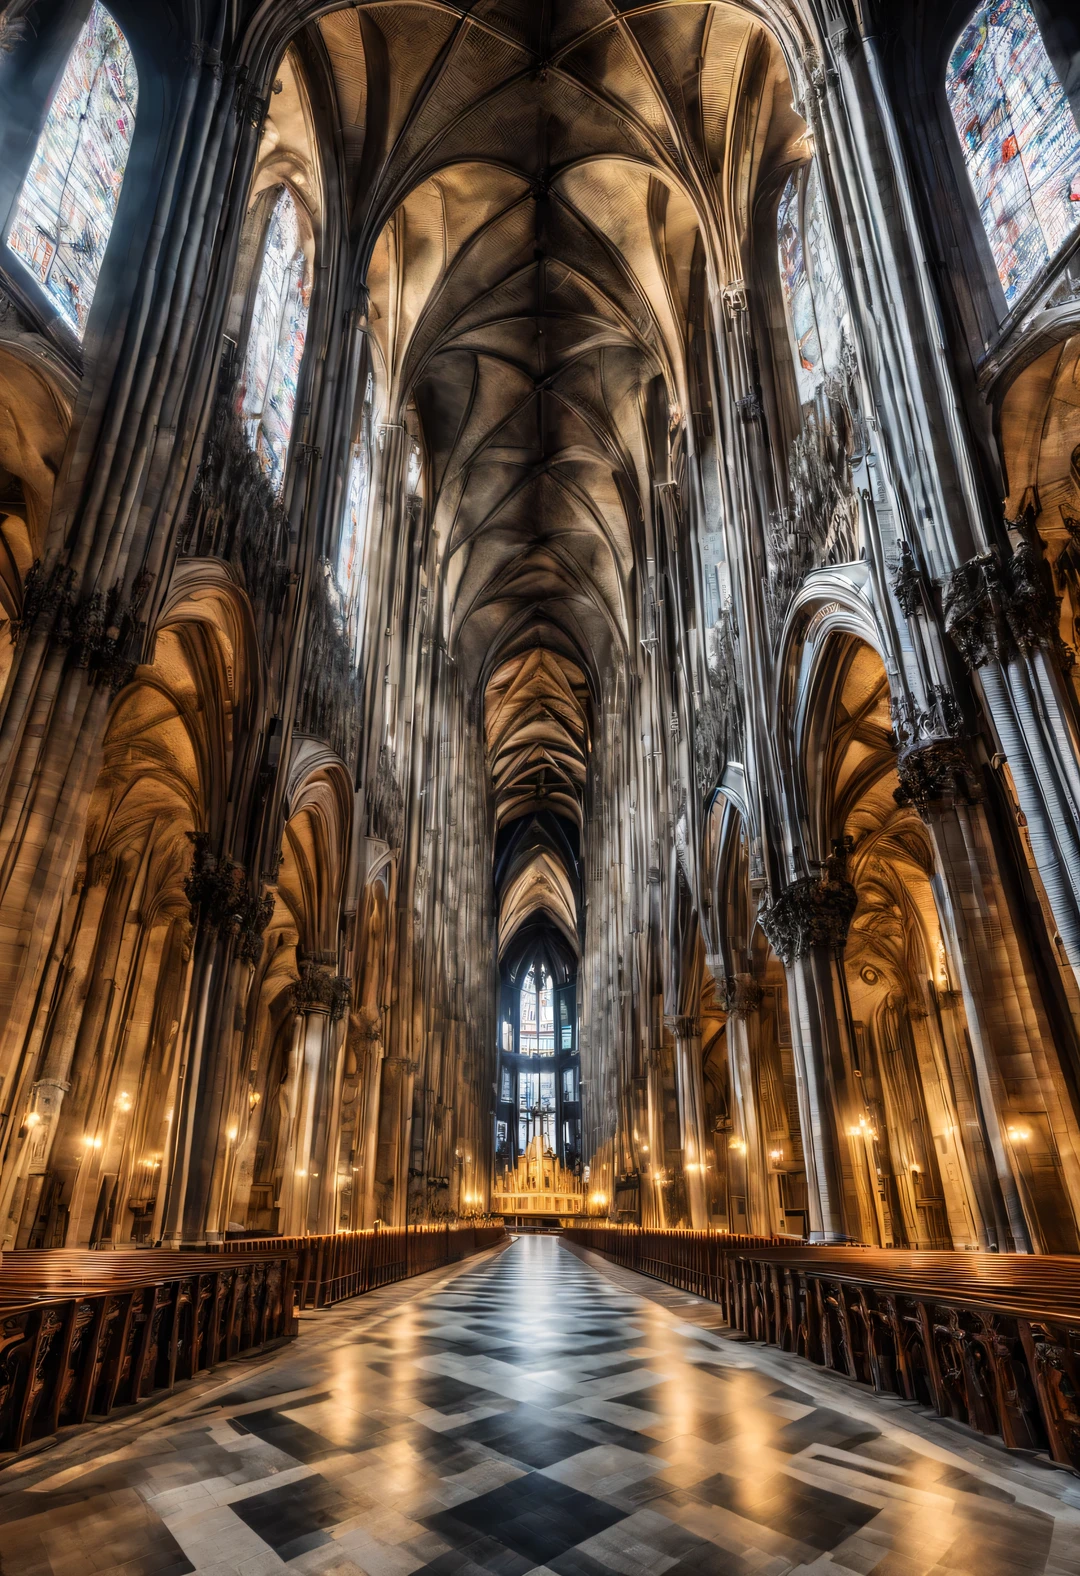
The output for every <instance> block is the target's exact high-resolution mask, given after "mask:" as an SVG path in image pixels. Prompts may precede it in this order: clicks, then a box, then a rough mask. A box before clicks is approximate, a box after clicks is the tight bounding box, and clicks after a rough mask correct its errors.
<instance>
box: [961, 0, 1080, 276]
mask: <svg viewBox="0 0 1080 1576" xmlns="http://www.w3.org/2000/svg"><path fill="white" fill-rule="evenodd" d="M945 92H946V96H947V98H948V101H949V108H950V110H951V111H952V116H953V120H954V122H955V124H956V130H957V134H958V136H959V138H960V146H961V149H962V151H963V155H964V163H965V164H966V166H967V172H968V176H969V178H970V180H971V184H972V188H973V190H974V192H975V197H976V200H977V201H978V204H979V213H980V216H981V218H982V223H983V229H984V230H985V231H986V238H987V240H988V241H989V243H990V249H991V251H992V253H993V255H994V263H995V266H996V267H997V272H998V278H999V279H1000V280H1001V284H1002V288H1003V289H1004V291H1005V299H1006V301H1007V302H1008V304H1009V305H1010V306H1012V304H1013V302H1014V301H1016V299H1017V298H1018V297H1019V296H1020V295H1022V294H1023V292H1024V290H1025V289H1026V288H1027V286H1028V285H1029V284H1030V283H1031V282H1032V280H1033V279H1034V278H1035V277H1036V276H1037V275H1038V274H1039V273H1040V272H1041V271H1042V269H1043V268H1045V267H1046V265H1047V263H1049V261H1050V260H1051V258H1052V257H1053V256H1054V255H1055V253H1057V252H1058V251H1060V249H1061V247H1062V246H1063V245H1064V243H1065V241H1066V240H1067V239H1068V237H1069V236H1070V235H1071V234H1072V232H1073V231H1074V230H1075V229H1076V227H1077V226H1078V225H1080V128H1078V127H1077V124H1076V119H1075V117H1074V115H1073V112H1072V109H1071V108H1070V105H1069V101H1068V99H1067V98H1066V97H1065V93H1064V91H1063V90H1062V86H1061V83H1060V82H1059V80H1058V77H1057V73H1056V72H1055V70H1054V67H1053V65H1052V64H1051V61H1050V57H1049V55H1048V54H1047V52H1046V45H1045V44H1044V43H1043V38H1042V34H1041V33H1040V31H1039V25H1038V23H1037V22H1036V20H1035V16H1034V14H1033V12H1032V9H1031V6H1030V4H1029V3H1028V0H1000V3H998V4H994V5H983V6H980V7H979V9H978V10H977V11H976V12H975V14H974V16H973V17H972V18H971V20H970V22H969V23H968V25H967V27H966V28H965V29H964V31H963V32H962V33H961V35H960V37H959V39H958V40H957V43H956V47H955V48H954V50H953V52H952V55H951V56H950V57H949V64H948V68H947V71H946V76H945Z"/></svg>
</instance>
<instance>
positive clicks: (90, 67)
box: [8, 0, 139, 339]
mask: <svg viewBox="0 0 1080 1576" xmlns="http://www.w3.org/2000/svg"><path fill="white" fill-rule="evenodd" d="M138 98H139V80H138V73H137V72H136V70H135V61H134V59H133V58H132V54H131V50H130V48H129V47H128V43H127V40H126V39H125V37H124V35H123V33H122V32H121V31H120V29H119V27H117V25H116V23H115V21H114V20H113V18H112V16H111V15H110V14H109V12H108V11H107V10H106V9H105V7H104V6H103V5H101V4H100V3H99V0H95V3H94V6H93V8H92V10H91V12H90V15H89V17H88V18H87V20H86V23H85V25H84V27H83V29H82V32H81V33H80V34H79V37H78V39H77V40H76V43H75V48H74V49H73V50H72V52H71V54H70V56H69V57H68V63H67V66H66V67H65V70H64V75H63V77H62V78H61V80H60V86H59V87H58V88H57V90H56V93H55V95H54V97H53V101H52V103H51V104H50V105H49V112H48V114H47V116H46V117H45V125H44V127H43V128H42V132H41V136H40V137H39V138H38V143H37V148H36V149H35V151H34V157H33V160H32V162H31V164H30V168H29V170H28V172H27V175H26V179H25V181H24V182H23V185H22V190H21V191H20V193H19V200H18V203H17V205H16V208H15V218H14V220H13V221H12V225H11V230H10V232H9V234H8V246H9V247H10V248H11V250H12V251H13V252H14V253H15V255H16V257H18V259H19V261H20V262H21V263H22V265H23V267H24V268H26V269H27V270H28V272H29V273H31V274H32V275H33V276H34V278H35V280H36V281H37V283H38V284H39V285H40V286H41V287H42V289H43V290H44V291H45V292H46V294H47V295H48V296H49V298H50V299H51V301H52V302H53V304H54V305H55V307H56V309H57V311H58V312H59V314H60V316H61V317H62V318H63V320H64V322H65V323H66V324H67V326H68V327H69V328H70V329H71V330H72V331H73V332H74V333H75V334H76V335H77V336H78V338H79V339H81V338H82V336H83V334H84V332H85V330H86V320H87V317H88V315H89V312H90V306H91V303H92V301H93V299H94V292H95V290H96V288H97V282H98V275H99V274H100V272H101V264H102V261H103V259H104V256H105V248H106V246H107V245H108V242H109V235H110V233H111V231H112V226H113V220H114V219H115V217H116V208H117V204H118V202H119V200H120V188H121V186H122V185H123V182H124V173H125V171H126V169H127V162H128V155H129V153H130V151H131V139H132V136H133V134H134V130H135V112H136V108H137V106H138Z"/></svg>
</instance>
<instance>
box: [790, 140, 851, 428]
mask: <svg viewBox="0 0 1080 1576" xmlns="http://www.w3.org/2000/svg"><path fill="white" fill-rule="evenodd" d="M776 236H777V249H778V252H779V259H780V283H781V286H782V289H783V293H784V305H785V307H786V308H787V318H788V327H789V330H790V334H791V340H792V351H793V354H794V358H795V377H796V381H797V383H798V389H799V402H800V404H802V405H809V404H810V403H811V402H812V401H813V399H814V396H815V394H816V393H817V391H818V389H819V388H820V387H821V386H822V384H823V383H824V382H825V379H826V378H827V377H830V376H835V375H837V374H838V373H839V372H840V370H841V367H842V366H843V362H844V342H845V332H844V323H845V319H846V317H847V302H846V300H845V296H844V286H843V281H842V280H841V277H840V268H839V265H838V263H837V260H836V253H835V252H834V250H833V246H832V241H831V238H830V236H829V230H828V225H827V223H826V219H825V210H824V206H823V204H822V201H821V186H820V180H819V177H818V172H817V166H816V165H815V164H813V163H811V164H807V165H803V166H802V168H801V169H798V170H796V171H795V173H794V174H793V175H792V176H791V178H790V179H789V180H788V183H787V185H786V186H785V187H784V191H783V194H782V196H781V198H780V206H779V208H778V210H777V217H776Z"/></svg>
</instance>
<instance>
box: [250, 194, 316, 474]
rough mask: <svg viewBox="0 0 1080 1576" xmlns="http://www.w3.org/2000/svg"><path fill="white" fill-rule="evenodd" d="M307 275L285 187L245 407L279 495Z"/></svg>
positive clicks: (257, 316) (261, 287) (267, 254)
mask: <svg viewBox="0 0 1080 1576" xmlns="http://www.w3.org/2000/svg"><path fill="white" fill-rule="evenodd" d="M307 272H308V268H307V258H306V257H305V255H304V249H303V246H302V244H301V241H300V217H299V214H298V213H297V210H296V201H295V199H294V197H293V195H292V192H291V191H290V190H289V188H288V187H287V186H283V187H282V188H281V192H280V195H279V196H278V199H277V202H276V203H275V204H274V211H273V213H272V214H271V215H270V223H269V225H268V226H267V231H266V242H265V245H264V248H263V259H262V268H261V269H260V272H259V283H258V286H257V288H256V291H255V302H254V306H253V308H252V313H251V328H250V331H249V333H248V343H247V356H246V360H245V366H244V383H243V404H242V412H243V419H244V426H245V429H246V431H247V435H248V442H249V443H250V444H251V447H252V448H253V449H254V450H255V453H256V455H257V456H258V458H259V462H260V464H261V465H262V467H263V469H264V471H265V472H266V475H267V478H268V480H269V482H270V485H271V487H273V489H274V491H275V492H277V493H280V491H281V489H282V486H283V484H284V481H285V465H286V462H287V460H288V457H289V442H290V439H291V437H292V428H293V417H294V415H295V413H296V390H297V385H298V383H299V380H300V365H301V362H302V361H303V358H304V341H305V338H306V336H307V321H308V304H309V298H310V288H309V285H308V282H307Z"/></svg>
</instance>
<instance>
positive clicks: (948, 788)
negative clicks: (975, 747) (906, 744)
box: [893, 739, 979, 811]
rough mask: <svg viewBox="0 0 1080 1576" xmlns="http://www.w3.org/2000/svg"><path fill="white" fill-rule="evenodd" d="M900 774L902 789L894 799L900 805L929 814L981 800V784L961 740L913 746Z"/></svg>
mask: <svg viewBox="0 0 1080 1576" xmlns="http://www.w3.org/2000/svg"><path fill="white" fill-rule="evenodd" d="M896 771H897V775H898V776H899V778H900V786H899V787H898V788H896V789H895V790H894V792H893V798H894V799H895V800H896V802H897V804H912V805H914V806H915V808H916V809H917V810H920V811H925V810H929V809H931V808H934V807H942V806H945V805H949V804H975V803H976V802H977V801H978V798H979V786H978V782H977V780H976V777H975V774H974V772H973V770H972V767H971V762H970V761H969V759H968V753H967V750H966V749H965V747H964V745H963V743H962V742H961V740H959V739H931V740H930V741H929V743H926V744H915V745H912V746H911V748H910V749H907V750H904V751H903V753H902V754H901V756H900V758H899V760H898V761H897V763H896Z"/></svg>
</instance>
